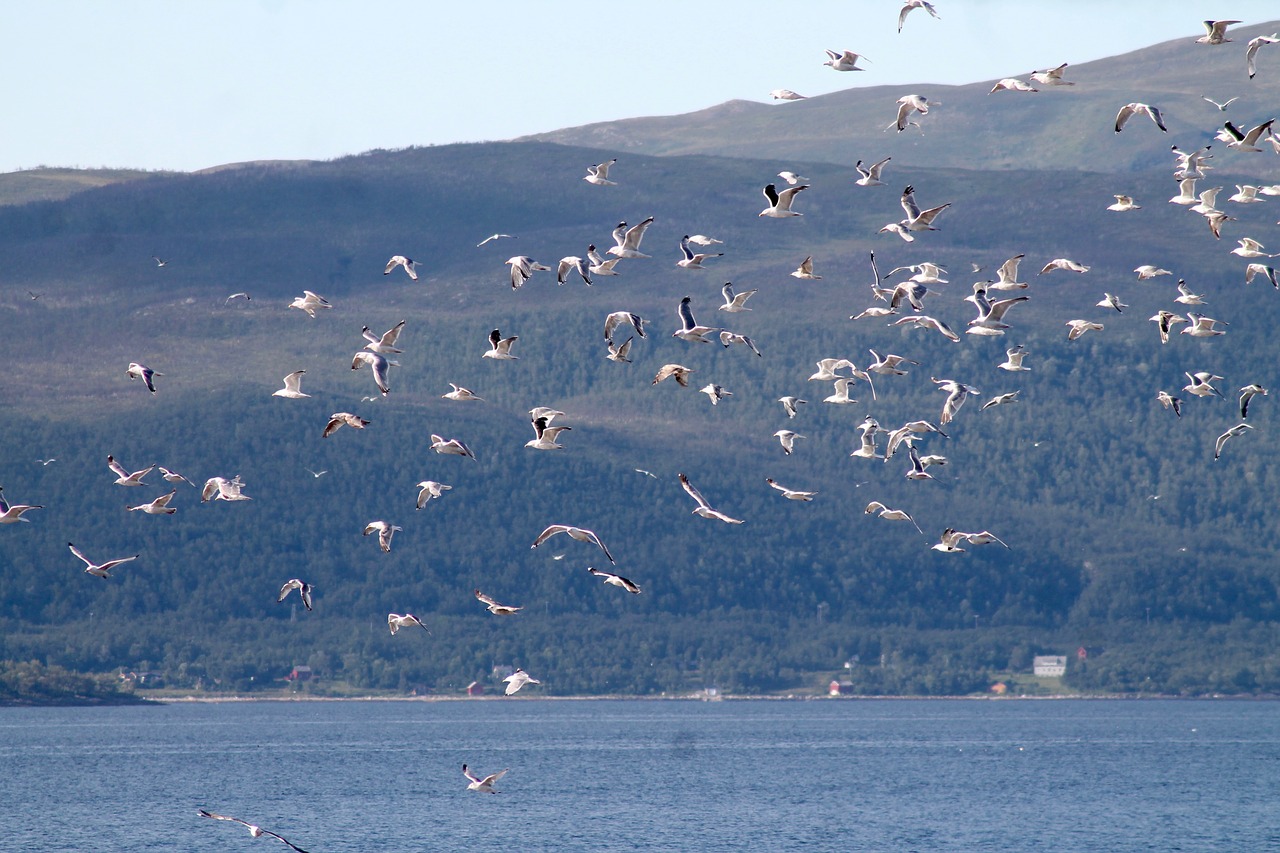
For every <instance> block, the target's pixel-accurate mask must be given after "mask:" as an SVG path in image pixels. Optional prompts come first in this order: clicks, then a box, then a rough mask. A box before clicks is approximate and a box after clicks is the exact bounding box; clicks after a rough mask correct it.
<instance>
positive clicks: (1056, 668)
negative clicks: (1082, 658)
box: [1031, 655, 1067, 678]
mask: <svg viewBox="0 0 1280 853" xmlns="http://www.w3.org/2000/svg"><path fill="white" fill-rule="evenodd" d="M1031 671H1032V672H1033V673H1035V674H1036V675H1037V676H1039V677H1041V678H1061V677H1062V676H1064V675H1066V674H1067V656H1066V655H1036V656H1035V659H1034V660H1032V662H1031Z"/></svg>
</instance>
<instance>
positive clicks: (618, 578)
mask: <svg viewBox="0 0 1280 853" xmlns="http://www.w3.org/2000/svg"><path fill="white" fill-rule="evenodd" d="M587 571H588V572H590V573H591V574H593V575H595V576H596V577H598V578H600V579H601V580H603V581H604V582H605V583H607V584H612V585H613V586H616V587H618V588H619V589H625V590H626V591H627V592H629V593H631V594H632V595H639V594H640V587H639V586H637V585H636V584H634V583H632V582H631V581H629V580H627V579H626V578H624V577H623V576H622V575H615V574H612V573H610V572H602V571H600V570H599V569H595V568H592V567H590V566H588V567H587Z"/></svg>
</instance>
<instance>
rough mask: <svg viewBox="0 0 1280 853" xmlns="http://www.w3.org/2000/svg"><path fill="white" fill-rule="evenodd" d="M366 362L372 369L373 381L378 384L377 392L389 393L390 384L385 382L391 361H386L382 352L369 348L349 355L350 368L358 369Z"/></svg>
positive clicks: (385, 394) (383, 394) (384, 394)
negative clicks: (371, 350) (372, 350)
mask: <svg viewBox="0 0 1280 853" xmlns="http://www.w3.org/2000/svg"><path fill="white" fill-rule="evenodd" d="M366 364H367V365H369V368H370V369H371V370H372V371H373V382H374V384H375V385H377V386H378V392H379V393H380V394H382V396H384V397H385V396H387V395H388V394H390V393H391V386H390V385H388V384H387V370H388V369H389V368H390V367H391V364H392V362H389V361H387V359H386V357H385V356H383V355H382V354H380V353H376V352H370V351H369V350H360V351H359V352H358V353H356V354H355V355H353V356H352V357H351V369H352V370H359V369H360V368H361V367H363V366H364V365H366Z"/></svg>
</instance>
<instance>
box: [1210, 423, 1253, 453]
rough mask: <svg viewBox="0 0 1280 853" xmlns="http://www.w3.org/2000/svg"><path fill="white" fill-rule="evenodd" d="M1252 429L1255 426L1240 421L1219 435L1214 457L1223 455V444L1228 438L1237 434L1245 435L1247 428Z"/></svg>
mask: <svg viewBox="0 0 1280 853" xmlns="http://www.w3.org/2000/svg"><path fill="white" fill-rule="evenodd" d="M1250 429H1253V427H1252V426H1250V425H1249V424H1245V423H1240V424H1236V425H1235V426H1233V427H1232V428H1231V429H1229V430H1227V431H1226V432H1224V433H1223V434H1222V435H1220V436H1218V440H1217V441H1216V442H1214V445H1213V458H1214V459H1217V458H1218V457H1219V456H1221V455H1222V446H1223V445H1224V444H1226V443H1227V439H1229V438H1234V437H1235V436H1237V435H1244V433H1245V430H1250Z"/></svg>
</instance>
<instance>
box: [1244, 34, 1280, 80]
mask: <svg viewBox="0 0 1280 853" xmlns="http://www.w3.org/2000/svg"><path fill="white" fill-rule="evenodd" d="M1277 43H1280V33H1272V34H1271V35H1269V36H1258V37H1257V38H1254V39H1249V47H1248V49H1247V50H1246V51H1245V54H1244V58H1245V65H1246V66H1248V68H1247V70H1248V72H1249V79H1250V80H1252V79H1253V75H1255V74H1257V73H1258V67H1257V63H1256V57H1257V55H1258V48H1260V47H1262V46H1263V45H1264V44H1277Z"/></svg>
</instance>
